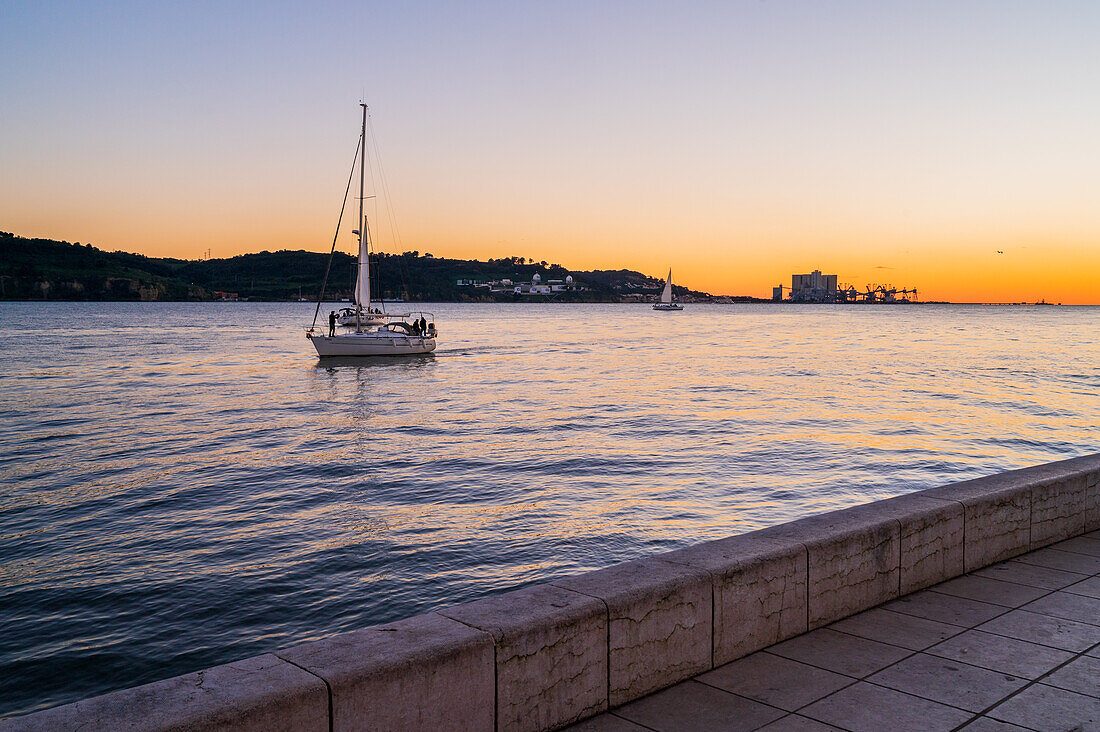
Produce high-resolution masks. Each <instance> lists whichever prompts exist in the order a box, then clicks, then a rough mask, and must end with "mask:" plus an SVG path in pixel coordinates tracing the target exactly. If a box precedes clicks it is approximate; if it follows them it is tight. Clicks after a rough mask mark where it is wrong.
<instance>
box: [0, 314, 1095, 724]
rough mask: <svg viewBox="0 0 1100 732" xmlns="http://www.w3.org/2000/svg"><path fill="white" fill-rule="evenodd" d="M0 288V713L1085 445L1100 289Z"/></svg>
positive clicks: (1090, 433)
mask: <svg viewBox="0 0 1100 732" xmlns="http://www.w3.org/2000/svg"><path fill="white" fill-rule="evenodd" d="M431 309H433V310H434V311H435V313H436V316H437V320H438V322H439V324H440V327H441V330H442V338H441V340H440V348H439V350H438V351H437V352H436V354H435V355H434V356H432V357H427V358H413V359H401V360H389V361H387V360H382V361H378V362H374V363H370V364H369V365H365V366H356V365H343V364H338V365H334V366H326V365H324V364H320V363H319V362H318V360H317V359H316V358H315V357H314V356H313V350H312V347H311V346H310V344H309V342H308V341H306V339H305V338H304V337H303V332H302V327H301V326H302V325H303V323H308V321H309V319H310V318H311V316H312V306H308V305H300V304H260V303H239V304H236V303H226V304H216V303H202V304H184V303H144V304H142V303H3V304H0V344H2V345H0V356H2V358H0V386H2V390H0V716H7V715H13V714H19V713H24V712H28V711H31V710H34V709H37V708H42V707H46V706H52V705H55V704H59V703H63V702H67V701H72V700H75V699H79V698H83V697H86V696H90V695H93V694H98V693H103V692H106V691H110V690H112V689H116V688H123V687H128V686H133V685H136V684H139V683H144V682H148V681H154V680H157V679H161V678H166V677H169V676H173V675H176V674H180V673H185V672H188V671H192V670H195V669H199V668H204V667H207V666H212V665H215V664H218V663H223V662H227V661H230V660H234V659H238V658H241V657H245V656H249V655H253V654H258V653H262V652H265V651H269V650H272V649H276V648H279V647H283V646H287V645H290V644H294V643H298V642H301V641H306V640H312V639H317V638H322V637H325V636H328V635H332V634H335V633H339V632H342V631H347V630H351V629H355V628H359V627H362V626H365V625H370V624H373V623H379V622H386V621H389V620H392V619H395V618H400V617H405V616H408V615H412V614H415V613H419V612H426V611H428V610H431V609H433V608H437V607H440V606H443V605H449V604H453V603H456V602H462V601H467V600H471V599H474V598H477V597H481V596H484V595H488V594H491V593H495V592H499V591H501V590H504V589H508V588H514V587H518V586H521V585H523V584H527V583H532V582H536V581H544V580H547V579H550V578H553V577H558V576H561V575H564V574H568V573H572V572H577V571H581V570H586V569H593V568H597V567H603V566H607V565H609V564H613V563H615V562H619V561H623V560H626V559H631V558H635V557H639V556H643V555H646V554H651V553H655V552H659V551H663V550H667V549H671V548H675V547H679V546H684V545H687V544H690V543H694V542H698V541H700V540H705V539H713V538H717V537H722V536H728V535H731V534H737V533H742V532H744V531H748V530H751V529H754V528H759V527H762V526H767V525H771V524H775V523H780V522H783V521H787V520H790V519H792V518H796V517H799V516H803V515H806V514H809V513H814V512H819V511H824V510H828V509H833V508H837V507H842V506H848V505H853V504H857V503H863V502H866V501H870V500H874V499H878V498H883V497H887V496H893V495H898V494H901V493H906V492H909V491H912V490H916V489H920V488H927V487H930V486H934V485H939V484H943V483H948V482H952V481H956V480H961V479H965V478H970V477H974V476H978V475H983V474H988V473H991V472H996V471H999V470H1005V469H1011V468H1015V467H1020V466H1024V465H1030V464H1035V463H1041V462H1046V461H1050V460H1056V459H1061V458H1066V457H1072V456H1075V455H1081V454H1086V453H1090V452H1095V451H1097V450H1098V449H1100V447H1098V444H1100V439H1098V438H1100V431H1098V430H1097V427H1096V415H1097V414H1098V413H1100V346H1098V345H1097V341H1098V338H1097V336H1098V335H1100V328H1098V325H1097V324H1098V323H1100V317H1098V316H1100V308H1085V307H1079V308H1070V307H1062V308H1055V307H1004V308H1002V307H969V306H920V307H905V306H896V307H835V306H772V305H737V306H702V305H698V306H688V307H687V309H685V310H684V312H682V313H674V314H668V313H654V312H653V311H652V310H650V309H649V308H648V307H646V306H637V305H634V306H618V305H591V306H583V305H569V306H562V305H557V306H555V305H436V306H434V307H433V308H431Z"/></svg>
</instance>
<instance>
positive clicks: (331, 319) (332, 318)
mask: <svg viewBox="0 0 1100 732" xmlns="http://www.w3.org/2000/svg"><path fill="white" fill-rule="evenodd" d="M334 335H336V311H335V310H329V311H328V337H329V338H332V337H333V336H334Z"/></svg>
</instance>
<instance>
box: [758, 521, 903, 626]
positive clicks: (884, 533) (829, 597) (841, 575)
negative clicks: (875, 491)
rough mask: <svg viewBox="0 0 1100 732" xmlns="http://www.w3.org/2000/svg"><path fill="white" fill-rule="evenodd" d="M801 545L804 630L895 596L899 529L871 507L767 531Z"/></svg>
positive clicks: (896, 590) (899, 543)
mask: <svg viewBox="0 0 1100 732" xmlns="http://www.w3.org/2000/svg"><path fill="white" fill-rule="evenodd" d="M772 530H773V531H774V532H775V535H776V536H780V537H786V538H789V539H791V540H795V541H800V542H802V544H804V545H805V547H806V560H807V575H806V580H807V592H806V605H807V611H808V612H807V614H808V625H809V629H810V630H813V629H814V628H820V627H821V626H823V625H828V624H829V623H831V622H833V621H834V620H840V619H841V618H846V617H848V616H849V615H854V614H855V613H857V612H859V611H861V610H866V609H867V608H869V607H874V606H875V605H879V604H881V603H883V602H886V601H887V600H892V599H894V598H896V597H897V596H898V587H899V578H900V576H901V569H900V567H901V558H900V555H901V530H900V527H899V524H898V521H897V519H895V518H894V517H893V513H892V512H891V511H890V510H887V509H884V508H882V507H881V506H880V505H879V504H877V503H869V504H866V505H863V506H855V507H853V508H846V509H844V510H841V511H831V512H829V513H823V514H819V515H817V516H809V517H807V518H804V519H799V520H798V521H792V522H791V523H789V524H783V525H781V526H775V527H772Z"/></svg>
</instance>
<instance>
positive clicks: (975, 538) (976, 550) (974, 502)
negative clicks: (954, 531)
mask: <svg viewBox="0 0 1100 732" xmlns="http://www.w3.org/2000/svg"><path fill="white" fill-rule="evenodd" d="M1016 472H1019V471H1016ZM1008 475H1011V474H1009V473H1002V474H1001V475H994V476H990V477H987V478H976V479H974V480H967V481H963V482H961V483H953V484H951V485H946V486H942V487H939V488H930V489H928V490H924V491H919V492H917V493H914V494H912V495H915V496H924V497H926V498H939V499H942V500H953V501H958V502H959V503H961V504H962V505H963V522H964V524H965V527H966V528H965V532H966V539H965V542H964V545H963V565H964V567H963V569H964V570H965V571H966V572H973V571H974V570H976V569H981V568H982V567H986V566H989V565H990V564H995V563H997V562H1000V561H1002V560H1004V559H1011V558H1012V557H1015V556H1018V555H1020V554H1023V553H1024V552H1026V551H1029V550H1030V549H1031V483H1030V482H1028V481H1027V480H1020V479H1019V478H1010V479H1006V478H1005V476H1008Z"/></svg>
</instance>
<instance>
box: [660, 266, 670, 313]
mask: <svg viewBox="0 0 1100 732" xmlns="http://www.w3.org/2000/svg"><path fill="white" fill-rule="evenodd" d="M661 302H663V303H665V304H668V305H671V304H672V270H671V269H670V270H669V271H668V279H667V280H665V289H664V290H662V291H661Z"/></svg>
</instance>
